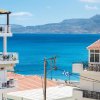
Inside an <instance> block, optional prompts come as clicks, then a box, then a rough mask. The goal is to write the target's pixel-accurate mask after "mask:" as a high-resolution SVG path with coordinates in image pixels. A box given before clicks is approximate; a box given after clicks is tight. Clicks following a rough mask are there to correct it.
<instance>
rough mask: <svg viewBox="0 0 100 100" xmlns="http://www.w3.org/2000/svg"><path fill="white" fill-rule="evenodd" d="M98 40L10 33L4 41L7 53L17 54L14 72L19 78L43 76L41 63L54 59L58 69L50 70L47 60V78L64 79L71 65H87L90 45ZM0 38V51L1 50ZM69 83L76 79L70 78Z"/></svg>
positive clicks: (88, 36) (95, 36)
mask: <svg viewBox="0 0 100 100" xmlns="http://www.w3.org/2000/svg"><path fill="white" fill-rule="evenodd" d="M99 38H100V35H99V34H28V33H26V34H14V35H13V37H9V38H8V51H9V52H18V54H19V64H17V65H16V67H15V72H16V73H18V74H23V75H40V76H41V75H43V60H44V58H47V59H48V58H50V57H53V56H56V57H57V59H56V67H57V68H58V70H56V71H55V70H53V71H51V70H50V69H51V66H54V65H53V64H52V65H51V63H50V61H49V60H48V63H47V76H48V78H55V79H62V80H67V79H69V76H66V75H64V74H63V71H64V70H65V71H66V72H70V73H71V72H72V64H73V63H74V62H87V60H88V51H87V49H86V47H87V46H89V45H90V44H91V43H93V42H95V41H96V40H98V39H99ZM2 46H3V45H2V38H0V51H2ZM70 78H71V80H78V77H75V76H73V75H71V77H70Z"/></svg>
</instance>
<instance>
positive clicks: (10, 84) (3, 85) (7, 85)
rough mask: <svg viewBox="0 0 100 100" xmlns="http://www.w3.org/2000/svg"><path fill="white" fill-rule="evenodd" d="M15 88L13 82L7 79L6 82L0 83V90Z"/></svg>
mask: <svg viewBox="0 0 100 100" xmlns="http://www.w3.org/2000/svg"><path fill="white" fill-rule="evenodd" d="M12 87H15V80H14V79H9V80H8V81H7V82H3V83H0V89H4V88H12Z"/></svg>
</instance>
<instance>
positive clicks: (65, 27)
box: [12, 15, 100, 33]
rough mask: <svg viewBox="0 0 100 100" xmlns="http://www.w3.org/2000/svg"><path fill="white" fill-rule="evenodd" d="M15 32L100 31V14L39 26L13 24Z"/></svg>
mask: <svg viewBox="0 0 100 100" xmlns="http://www.w3.org/2000/svg"><path fill="white" fill-rule="evenodd" d="M12 31H13V32H14V33H100V15H95V16H93V17H91V18H89V19H68V20H64V21H62V22H60V23H52V24H45V25H38V26H26V27H24V26H21V25H12Z"/></svg>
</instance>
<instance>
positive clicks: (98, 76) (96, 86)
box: [80, 71, 100, 92]
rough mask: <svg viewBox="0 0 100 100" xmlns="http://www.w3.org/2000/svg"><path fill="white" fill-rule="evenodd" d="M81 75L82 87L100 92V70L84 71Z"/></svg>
mask: <svg viewBox="0 0 100 100" xmlns="http://www.w3.org/2000/svg"><path fill="white" fill-rule="evenodd" d="M80 75H81V77H80V88H81V89H83V90H90V91H96V92H100V72H94V71H83V72H82V73H81V74H80ZM92 79H93V80H92ZM96 80H97V81H96Z"/></svg>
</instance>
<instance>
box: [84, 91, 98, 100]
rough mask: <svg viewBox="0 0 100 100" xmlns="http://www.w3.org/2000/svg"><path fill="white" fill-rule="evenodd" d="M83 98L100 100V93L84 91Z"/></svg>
mask: <svg viewBox="0 0 100 100" xmlns="http://www.w3.org/2000/svg"><path fill="white" fill-rule="evenodd" d="M83 98H91V99H96V100H100V92H95V91H88V90H83Z"/></svg>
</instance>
